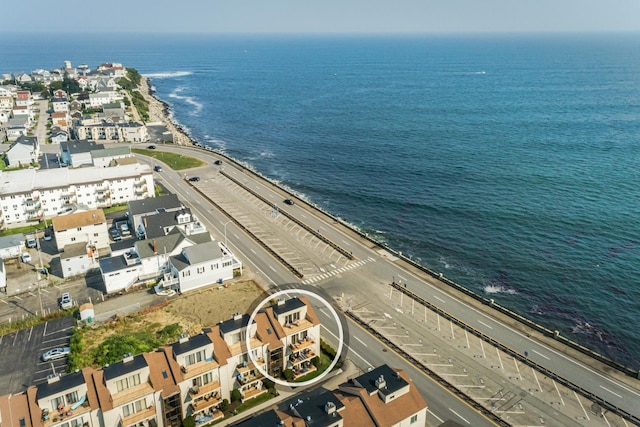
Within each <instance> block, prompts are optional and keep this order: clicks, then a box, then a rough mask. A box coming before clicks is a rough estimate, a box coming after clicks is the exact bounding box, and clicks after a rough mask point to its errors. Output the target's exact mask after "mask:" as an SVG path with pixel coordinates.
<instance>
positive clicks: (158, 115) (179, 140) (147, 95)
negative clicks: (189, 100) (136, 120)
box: [140, 76, 194, 145]
mask: <svg viewBox="0 0 640 427" xmlns="http://www.w3.org/2000/svg"><path fill="white" fill-rule="evenodd" d="M140 93H141V94H142V96H143V97H144V99H146V100H147V101H149V122H150V123H153V122H161V123H162V124H163V125H165V126H166V127H167V129H168V130H169V132H171V133H172V134H173V142H174V143H175V144H177V145H194V140H193V139H192V138H191V137H190V136H189V135H188V134H187V132H186V131H185V130H184V128H182V126H180V125H179V124H178V123H176V122H175V121H173V120H171V118H170V116H171V114H170V111H169V104H167V103H166V102H164V101H161V100H160V99H158V98H156V96H155V95H154V93H153V90H152V89H151V85H150V84H149V79H148V78H146V77H144V76H143V77H142V80H141V81H140Z"/></svg>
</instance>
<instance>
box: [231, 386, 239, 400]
mask: <svg viewBox="0 0 640 427" xmlns="http://www.w3.org/2000/svg"><path fill="white" fill-rule="evenodd" d="M240 399H242V394H240V390H238V389H237V388H234V389H233V390H231V401H232V402H237V401H238V400H240Z"/></svg>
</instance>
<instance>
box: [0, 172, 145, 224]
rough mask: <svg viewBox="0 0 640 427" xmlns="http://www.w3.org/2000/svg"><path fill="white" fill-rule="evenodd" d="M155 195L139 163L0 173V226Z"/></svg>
mask: <svg viewBox="0 0 640 427" xmlns="http://www.w3.org/2000/svg"><path fill="white" fill-rule="evenodd" d="M154 195H155V187H154V180H153V173H152V171H151V168H150V167H149V166H148V165H143V164H140V163H135V164H128V165H120V166H118V167H110V168H99V167H88V168H81V169H70V168H58V169H44V170H38V169H22V170H17V171H0V226H2V227H6V226H10V225H12V224H18V223H24V222H27V221H39V220H41V219H43V218H45V217H46V218H50V217H52V216H54V215H58V214H60V213H64V212H68V211H70V210H72V207H73V206H75V205H82V206H86V207H87V209H98V208H104V207H109V206H112V205H113V204H116V203H126V202H128V201H130V200H139V199H144V198H148V197H153V196H154Z"/></svg>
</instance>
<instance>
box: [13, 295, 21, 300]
mask: <svg viewBox="0 0 640 427" xmlns="http://www.w3.org/2000/svg"><path fill="white" fill-rule="evenodd" d="M14 298H15V299H17V300H18V301H22V298H20V297H19V296H17V295H15V296H14Z"/></svg>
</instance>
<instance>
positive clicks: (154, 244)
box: [153, 239, 158, 255]
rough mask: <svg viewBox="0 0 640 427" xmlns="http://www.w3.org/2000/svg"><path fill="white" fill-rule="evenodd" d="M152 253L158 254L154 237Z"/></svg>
mask: <svg viewBox="0 0 640 427" xmlns="http://www.w3.org/2000/svg"><path fill="white" fill-rule="evenodd" d="M153 253H154V254H155V255H157V254H158V248H157V247H156V239H153Z"/></svg>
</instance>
